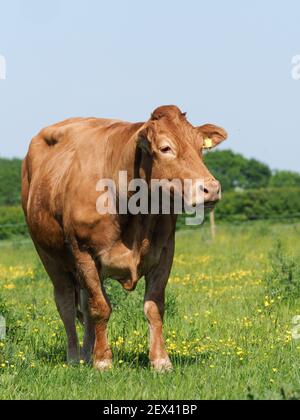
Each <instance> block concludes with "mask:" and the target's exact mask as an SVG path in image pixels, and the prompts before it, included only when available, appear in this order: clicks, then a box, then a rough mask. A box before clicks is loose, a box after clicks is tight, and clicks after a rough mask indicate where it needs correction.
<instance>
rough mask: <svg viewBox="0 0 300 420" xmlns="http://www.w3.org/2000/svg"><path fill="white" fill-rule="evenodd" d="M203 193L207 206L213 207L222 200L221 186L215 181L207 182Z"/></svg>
mask: <svg viewBox="0 0 300 420" xmlns="http://www.w3.org/2000/svg"><path fill="white" fill-rule="evenodd" d="M203 192H204V204H205V206H212V205H214V204H216V203H217V202H218V201H220V200H221V198H222V190H221V184H220V182H219V181H217V180H215V179H212V180H209V181H205V183H204V191H203Z"/></svg>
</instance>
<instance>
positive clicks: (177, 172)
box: [137, 106, 227, 206]
mask: <svg viewBox="0 0 300 420" xmlns="http://www.w3.org/2000/svg"><path fill="white" fill-rule="evenodd" d="M226 138H227V133H226V131H225V130H223V129H222V128H219V127H217V126H215V125H211V124H207V125H203V126H201V127H194V126H192V125H191V124H190V123H189V122H188V121H187V118H186V114H183V113H182V112H181V111H180V110H179V109H178V108H177V107H176V106H164V107H160V108H158V109H156V110H155V111H154V112H153V114H152V116H151V119H150V120H149V121H148V122H147V123H146V124H145V126H144V128H143V129H142V130H141V131H140V133H139V136H138V140H137V147H138V159H137V162H138V163H137V164H138V167H139V171H140V173H141V172H143V174H142V176H143V177H145V178H148V181H149V180H150V179H149V178H152V179H158V180H163V179H164V180H170V181H171V180H174V179H180V180H181V181H184V180H192V181H196V180H199V179H200V180H203V181H204V191H203V192H204V202H205V205H206V206H212V205H214V204H215V203H217V202H218V201H219V200H220V198H221V185H220V183H219V182H218V181H217V180H216V179H215V178H214V176H213V175H212V174H211V173H210V172H209V170H208V169H207V167H206V166H205V164H204V162H203V151H204V150H205V149H212V148H214V147H215V146H217V145H218V144H220V143H221V142H222V141H224V140H226ZM193 188H195V186H194V185H193ZM198 188H199V186H198ZM202 188H203V187H202ZM189 196H190V197H192V198H191V199H192V201H193V202H192V203H190V204H193V205H194V204H198V203H197V202H196V200H195V197H197V194H196V191H189Z"/></svg>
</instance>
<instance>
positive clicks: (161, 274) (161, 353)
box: [145, 239, 174, 372]
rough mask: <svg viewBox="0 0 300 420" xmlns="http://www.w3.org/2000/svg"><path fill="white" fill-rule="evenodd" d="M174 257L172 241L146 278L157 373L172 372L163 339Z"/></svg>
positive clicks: (154, 363) (151, 341) (152, 344)
mask: <svg viewBox="0 0 300 420" xmlns="http://www.w3.org/2000/svg"><path fill="white" fill-rule="evenodd" d="M173 256H174V240H173V239H172V240H170V243H169V246H168V248H166V249H165V250H164V252H163V255H162V257H161V261H160V264H159V265H158V266H157V267H155V268H154V269H153V270H152V271H151V272H150V273H149V274H148V275H147V276H146V294H145V314H146V317H147V319H148V322H149V328H150V361H151V365H152V367H153V369H155V370H156V371H157V372H167V371H170V370H172V363H171V361H170V358H169V356H168V353H167V351H166V346H165V340H164V337H163V319H164V313H165V289H166V286H167V282H168V279H169V275H170V269H171V266H172V262H173Z"/></svg>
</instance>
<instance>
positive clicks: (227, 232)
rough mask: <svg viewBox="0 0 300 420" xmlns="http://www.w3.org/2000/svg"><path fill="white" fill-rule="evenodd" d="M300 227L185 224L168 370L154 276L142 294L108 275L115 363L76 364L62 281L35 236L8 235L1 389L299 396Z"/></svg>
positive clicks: (0, 394)
mask: <svg viewBox="0 0 300 420" xmlns="http://www.w3.org/2000/svg"><path fill="white" fill-rule="evenodd" d="M299 235H300V224H290V225H281V224H266V223H263V222H255V223H245V224H243V225H238V226H231V225H227V224H226V225H222V224H220V225H219V226H218V231H217V238H216V240H215V242H212V241H211V239H210V232H209V228H208V226H206V227H203V228H201V229H195V230H191V231H180V232H178V234H177V250H176V257H175V264H174V268H173V272H172V276H171V279H170V284H169V287H168V293H167V296H168V298H167V311H166V320H165V321H166V322H165V336H166V339H167V346H168V349H169V352H170V355H171V358H172V361H173V363H174V371H173V372H172V373H170V374H166V375H159V374H156V373H154V372H152V371H151V369H150V367H149V363H148V358H147V351H148V350H147V340H148V329H147V324H146V321H145V319H144V314H143V288H144V284H143V281H141V282H140V284H139V287H138V290H137V291H136V292H135V293H133V294H130V295H128V294H126V293H125V292H123V291H122V290H121V288H120V286H119V285H118V284H117V283H113V282H108V283H107V289H108V291H109V294H110V295H111V300H112V304H113V307H114V312H113V316H112V318H111V322H110V341H111V343H112V348H113V352H114V368H113V369H112V370H111V371H110V372H108V373H103V374H101V373H98V372H95V371H93V369H92V368H91V367H90V366H87V365H84V364H80V365H79V366H75V367H68V366H67V365H66V350H65V335H64V330H63V326H62V324H61V321H60V319H59V317H58V313H57V311H56V309H55V305H54V301H53V298H52V287H51V283H50V281H49V280H48V279H47V276H46V274H45V273H44V271H43V269H42V268H41V266H40V264H39V262H38V259H37V257H36V254H35V252H34V250H33V247H32V245H31V243H30V242H25V243H23V242H22V241H18V240H16V241H14V242H4V241H2V242H0V313H2V314H3V315H4V316H5V317H6V320H7V327H8V334H7V338H6V339H5V340H2V341H0V399H100V400H103V399H108V400H114V399H185V400H186V399H299V398H300V369H299V367H300V366H299V360H300V342H297V341H295V340H293V338H292V319H293V318H294V317H295V316H296V315H300V300H299V299H298V296H299V289H298V283H299V282H300V270H299V266H300V258H299V257H300V255H299V254H300V248H299ZM279 243H281V244H282V248H280V246H279V245H278V244H279ZM297 282H298V283H297ZM78 330H79V331H80V334H81V337H82V331H81V327H80V326H78Z"/></svg>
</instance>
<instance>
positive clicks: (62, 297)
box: [54, 276, 79, 364]
mask: <svg viewBox="0 0 300 420" xmlns="http://www.w3.org/2000/svg"><path fill="white" fill-rule="evenodd" d="M59 280H60V281H59V282H58V283H57V284H55V286H54V297H55V302H56V306H57V310H58V312H59V314H60V317H61V319H62V321H63V323H64V326H65V330H66V333H67V339H68V363H70V364H74V363H78V362H79V342H78V337H77V331H76V315H77V308H76V306H75V287H74V286H73V284H72V283H71V282H70V278H69V277H68V276H66V277H65V279H64V281H63V277H60V279H59Z"/></svg>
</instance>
